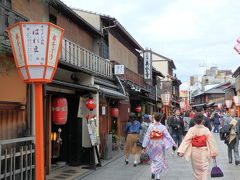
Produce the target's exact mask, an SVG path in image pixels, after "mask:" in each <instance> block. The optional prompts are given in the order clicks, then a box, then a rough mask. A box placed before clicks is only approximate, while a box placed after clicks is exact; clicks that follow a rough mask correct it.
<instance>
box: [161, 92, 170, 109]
mask: <svg viewBox="0 0 240 180" xmlns="http://www.w3.org/2000/svg"><path fill="white" fill-rule="evenodd" d="M161 99H162V102H163V105H164V106H169V105H170V102H171V94H170V93H163V94H161Z"/></svg>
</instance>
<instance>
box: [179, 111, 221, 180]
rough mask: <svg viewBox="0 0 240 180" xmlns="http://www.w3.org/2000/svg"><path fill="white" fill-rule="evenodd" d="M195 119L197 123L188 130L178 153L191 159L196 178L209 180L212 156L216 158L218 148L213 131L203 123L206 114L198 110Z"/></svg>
mask: <svg viewBox="0 0 240 180" xmlns="http://www.w3.org/2000/svg"><path fill="white" fill-rule="evenodd" d="M194 120H195V122H196V125H194V127H192V128H190V129H189V130H188V133H187V134H186V136H185V137H184V139H183V142H182V143H181V145H180V146H179V148H178V155H179V156H180V157H183V156H184V157H185V158H186V160H187V161H189V160H190V159H191V162H192V168H193V175H194V178H195V180H207V177H208V169H209V164H210V161H211V158H216V156H217V155H218V150H217V147H216V143H215V140H214V137H213V135H212V133H211V132H210V131H209V129H208V128H206V127H205V126H204V125H203V124H202V123H203V120H204V116H203V114H202V113H200V112H198V113H196V114H195V117H194Z"/></svg>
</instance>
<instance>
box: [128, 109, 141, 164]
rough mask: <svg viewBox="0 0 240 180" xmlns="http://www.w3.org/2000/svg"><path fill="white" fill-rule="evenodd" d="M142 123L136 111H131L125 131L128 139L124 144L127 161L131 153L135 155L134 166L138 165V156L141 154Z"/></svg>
mask: <svg viewBox="0 0 240 180" xmlns="http://www.w3.org/2000/svg"><path fill="white" fill-rule="evenodd" d="M140 129H141V124H140V122H139V121H138V120H137V117H136V115H135V113H130V115H129V121H128V122H127V125H126V128H125V132H126V133H127V140H126V143H125V146H124V152H125V163H126V164H128V158H129V155H130V154H133V155H134V167H136V166H137V162H138V156H139V155H140V154H141V147H140V146H138V144H137V142H138V140H139V133H140Z"/></svg>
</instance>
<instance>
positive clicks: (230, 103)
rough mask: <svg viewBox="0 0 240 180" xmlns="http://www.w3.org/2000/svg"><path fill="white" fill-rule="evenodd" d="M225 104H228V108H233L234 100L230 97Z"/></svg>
mask: <svg viewBox="0 0 240 180" xmlns="http://www.w3.org/2000/svg"><path fill="white" fill-rule="evenodd" d="M225 104H226V107H227V108H231V107H232V100H230V99H227V100H225Z"/></svg>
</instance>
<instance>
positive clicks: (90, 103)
mask: <svg viewBox="0 0 240 180" xmlns="http://www.w3.org/2000/svg"><path fill="white" fill-rule="evenodd" d="M86 107H87V108H88V109H90V111H92V110H93V109H95V108H96V103H95V101H94V99H92V98H89V99H88V100H87V101H86Z"/></svg>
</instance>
